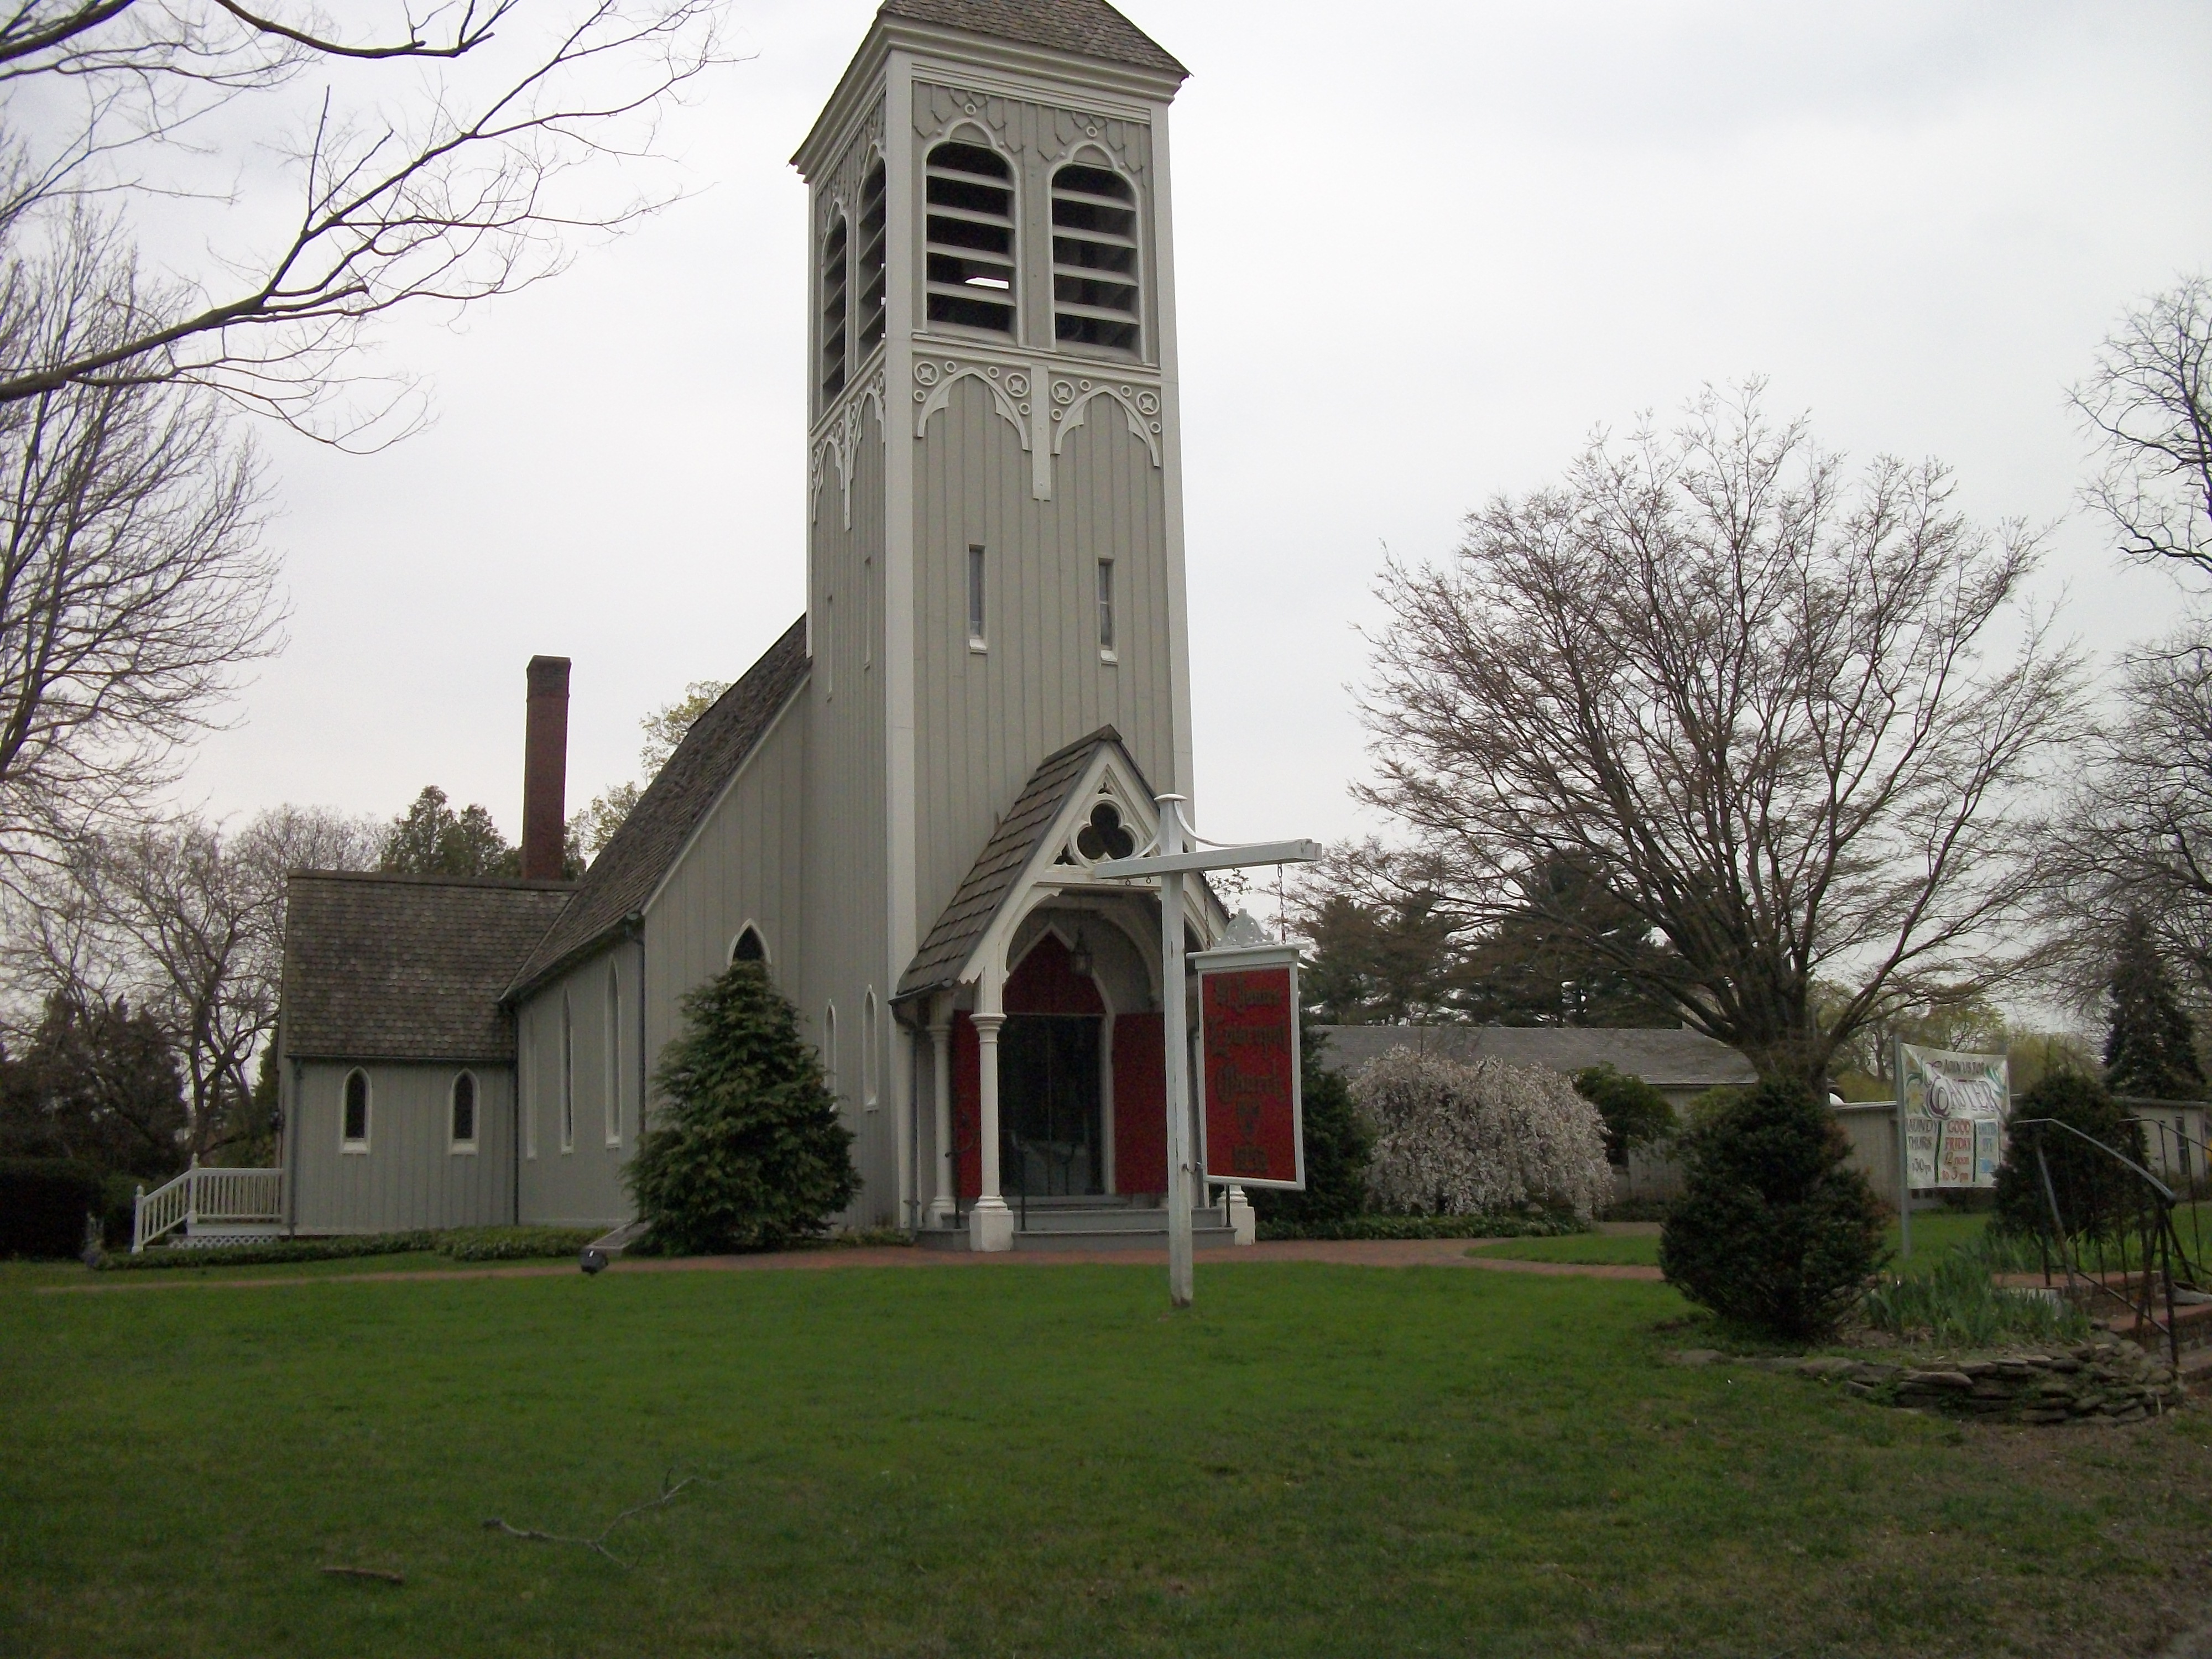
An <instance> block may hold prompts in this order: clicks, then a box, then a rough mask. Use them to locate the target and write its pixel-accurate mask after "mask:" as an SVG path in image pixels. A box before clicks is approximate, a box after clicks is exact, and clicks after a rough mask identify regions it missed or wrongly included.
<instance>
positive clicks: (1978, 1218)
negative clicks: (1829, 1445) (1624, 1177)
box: [1474, 1210, 2212, 1267]
mask: <svg viewBox="0 0 2212 1659" xmlns="http://www.w3.org/2000/svg"><path fill="white" fill-rule="evenodd" d="M1987 1225H1989V1217H1988V1216H1987V1215H1986V1214H1962V1213H1960V1212H1956V1211H1952V1210H1931V1211H1929V1212H1927V1213H1926V1214H1923V1215H1916V1216H1914V1217H1913V1218H1912V1259H1913V1261H1915V1262H1923V1261H1926V1260H1928V1259H1929V1257H1931V1256H1935V1255H1941V1254H1942V1253H1943V1252H1944V1251H1947V1250H1950V1249H1956V1248H1957V1247H1958V1246H1959V1245H1960V1244H1963V1243H1966V1242H1967V1241H1968V1240H1969V1239H1974V1238H1979V1237H1981V1235H1982V1229H1983V1228H1984V1227H1985V1226H1987ZM2207 1231H2208V1233H2212V1229H2208V1230H2207ZM1898 1238H1899V1235H1898V1230H1897V1225H1896V1224H1895V1223H1894V1222H1892V1223H1891V1224H1890V1228H1889V1248H1890V1250H1891V1251H1892V1252H1893V1253H1894V1252H1895V1251H1896V1249H1897V1248H1898ZM1474 1254H1475V1255H1502V1256H1504V1257H1507V1258H1508V1259H1509V1260H1511V1261H1587V1262H1600V1263H1603V1264H1605V1265H1607V1266H1611V1267H1657V1266H1658V1265H1659V1235H1658V1233H1657V1232H1656V1231H1652V1232H1648V1233H1571V1234H1569V1235H1568V1236H1567V1237H1565V1238H1515V1239H1509V1240H1507V1241H1506V1242H1505V1243H1503V1244H1483V1245H1479V1246H1477V1247H1476V1249H1475V1251H1474Z"/></svg>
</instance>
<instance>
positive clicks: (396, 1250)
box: [79, 1223, 600, 1273]
mask: <svg viewBox="0 0 2212 1659" xmlns="http://www.w3.org/2000/svg"><path fill="white" fill-rule="evenodd" d="M79 1225H80V1226H82V1224H81V1223H80V1224H79ZM599 1231H600V1230H599V1229H598V1228H591V1227H582V1228H580V1227H453V1228H448V1229H447V1230H445V1231H440V1232H431V1231H415V1232H402V1233H353V1234H348V1235H346V1236H344V1237H337V1238H272V1239H270V1240H268V1241H266V1242H265V1243H258V1244H216V1245H210V1246H208V1247H207V1248H205V1249H189V1248H185V1247H179V1246H163V1247H161V1248H157V1249H150V1250H148V1251H145V1252H144V1253H143V1254H142V1255H106V1256H102V1257H101V1258H100V1263H99V1266H100V1269H101V1271H103V1272H107V1273H124V1272H145V1271H149V1270H155V1269H161V1268H167V1267H264V1266H268V1265H270V1264H273V1263H276V1262H283V1261H343V1260H346V1259H348V1258H349V1257H356V1256H365V1255H423V1254H426V1253H428V1252H430V1251H435V1252H437V1253H438V1254H439V1255H444V1256H447V1257H450V1258H451V1259H452V1260H453V1261H546V1260H553V1259H557V1258H559V1257H562V1256H567V1255H575V1254H576V1253H577V1252H578V1251H579V1250H580V1249H583V1248H584V1246H585V1245H586V1244H588V1243H591V1242H592V1240H593V1239H595V1238H597V1237H599Z"/></svg>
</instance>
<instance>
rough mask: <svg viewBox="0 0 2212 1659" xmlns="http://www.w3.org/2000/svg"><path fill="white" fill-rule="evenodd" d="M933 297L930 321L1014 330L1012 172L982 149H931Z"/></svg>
mask: <svg viewBox="0 0 2212 1659" xmlns="http://www.w3.org/2000/svg"><path fill="white" fill-rule="evenodd" d="M926 194H927V200H928V211H927V214H926V216H925V219H926V224H925V227H924V236H925V238H926V240H927V311H928V313H929V320H930V321H931V322H932V323H951V324H953V325H957V326H958V327H961V328H975V329H984V330H988V331H991V332H994V333H998V334H1012V332H1013V331H1014V306H1015V293H1014V175H1013V170H1012V168H1011V167H1008V166H1007V165H1006V158H1005V157H1003V156H1001V155H999V154H998V152H997V151H995V150H992V149H985V148H984V147H983V146H982V145H981V144H963V143H946V144H939V145H938V146H937V148H936V149H933V150H931V151H930V152H929V168H928V177H927V181H926Z"/></svg>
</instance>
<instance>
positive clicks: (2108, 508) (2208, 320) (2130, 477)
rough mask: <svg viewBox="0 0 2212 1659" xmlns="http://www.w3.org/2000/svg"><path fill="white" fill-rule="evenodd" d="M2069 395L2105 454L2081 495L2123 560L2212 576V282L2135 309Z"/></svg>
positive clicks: (2191, 280)
mask: <svg viewBox="0 0 2212 1659" xmlns="http://www.w3.org/2000/svg"><path fill="white" fill-rule="evenodd" d="M2069 398H2070V401H2071V402H2072V404H2073V405H2074V407H2075V410H2076V411H2077V412H2079V414H2080V415H2081V418H2082V420H2083V422H2085V423H2086V424H2087V426H2088V427H2089V428H2090V429H2091V430H2092V431H2093V432H2094V433H2095V434H2096V435H2097V438H2098V442H2099V447H2100V448H2101V449H2102V450H2103V451H2104V453H2105V461H2106V465H2105V470H2104V471H2103V472H2102V473H2100V475H2099V476H2098V477H2097V478H2096V479H2095V480H2094V481H2093V482H2092V483H2090V484H2088V485H2087V487H2086V488H2085V489H2083V491H2082V495H2083V497H2084V499H2086V500H2087V501H2088V502H2089V504H2090V505H2091V506H2093V507H2097V508H2099V509H2100V511H2102V512H2103V513H2105V514H2106V517H2108V518H2110V519H2111V520H2112V523H2113V524H2114V525H2115V526H2117V527H2118V530H2119V532H2120V552H2121V555H2122V556H2124V557H2125V558H2128V559H2131V560H2134V561H2136V562H2138V563H2142V564H2153V563H2157V562H2160V561H2162V560H2169V559H2170V560H2173V561H2176V562H2179V563H2181V564H2185V565H2191V566H2194V567H2196V568H2197V569H2199V570H2204V571H2212V283H2207V281H2206V279H2205V278H2204V277H2203V276H2191V277H2187V278H2185V279H2184V280H2183V281H2182V282H2181V283H2179V284H2177V285H2176V286H2175V287H2174V288H2172V289H2170V290H2168V291H2167V292H2166V293H2164V294H2160V295H2154V296H2153V297H2152V298H2150V299H2149V300H2148V301H2145V302H2144V303H2143V304H2142V305H2141V306H2139V307H2136V308H2135V309H2134V310H2132V311H2130V312H2129V313H2127V315H2126V316H2125V317H2124V319H2122V322H2121V325H2120V327H2119V329H2118V331H2116V332H2115V333H2112V334H2111V335H2108V336H2107V337H2106V340H2105V343H2104V344H2103V346H2102V347H2101V348H2100V350H2099V352H2098V355H2097V367H2096V368H2095V369H2094V370H2093V372H2092V373H2091V374H2090V376H2089V378H2088V379H2087V380H2085V381H2084V382H2082V383H2081V385H2080V386H2075V388H2074V389H2073V391H2072V392H2071V393H2070V394H2069Z"/></svg>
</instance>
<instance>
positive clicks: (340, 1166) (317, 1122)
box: [288, 1061, 514, 1233]
mask: <svg viewBox="0 0 2212 1659" xmlns="http://www.w3.org/2000/svg"><path fill="white" fill-rule="evenodd" d="M353 1069H354V1068H353V1067H352V1066H343V1065H334V1064H329V1063H325V1062H321V1061H314V1062H310V1063H308V1064H306V1065H303V1066H301V1068H300V1077H299V1084H298V1087H297V1088H296V1089H295V1092H294V1097H293V1101H292V1112H291V1117H290V1121H289V1131H288V1132H289V1133H291V1134H292V1135H294V1136H295V1137H296V1139H295V1144H294V1145H293V1146H292V1147H291V1148H290V1149H289V1158H290V1168H291V1170H292V1173H293V1176H294V1181H293V1194H294V1198H293V1201H294V1203H295V1206H296V1207H295V1211H294V1218H293V1225H294V1226H295V1228H296V1229H297V1231H301V1232H302V1233H388V1232H404V1231H410V1230H412V1229H416V1228H422V1227H432V1228H436V1227H486V1226H498V1225H503V1224H504V1223H506V1222H507V1220H508V1219H509V1218H511V1216H512V1214H513V1176H514V1143H513V1139H512V1138H511V1137H512V1134H513V1127H514V1090H513V1072H512V1071H511V1070H510V1069H509V1068H508V1067H507V1066H501V1065H471V1066H467V1067H466V1068H465V1069H466V1070H468V1071H470V1072H472V1073H475V1075H476V1079H477V1150H476V1151H475V1152H473V1153H469V1152H453V1151H452V1150H451V1146H452V1142H451V1138H450V1135H449V1133H448V1128H449V1119H448V1117H447V1112H448V1109H449V1107H450V1103H451V1098H452V1097H451V1092H450V1091H451V1090H452V1088H453V1079H454V1078H455V1077H456V1076H457V1075H458V1074H459V1073H460V1072H461V1071H462V1070H463V1069H464V1068H463V1067H462V1066H457V1065H397V1064H372V1065H367V1066H362V1068H361V1069H362V1071H364V1072H366V1073H368V1079H369V1140H368V1146H369V1149H368V1152H341V1151H340V1150H339V1146H338V1133H339V1129H340V1127H341V1125H340V1121H339V1113H340V1109H341V1107H340V1096H341V1092H342V1091H343V1089H344V1086H345V1079H346V1074H347V1073H349V1072H350V1071H352V1070H353Z"/></svg>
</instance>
